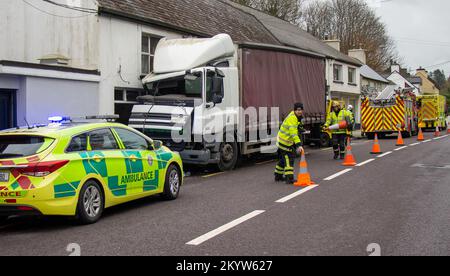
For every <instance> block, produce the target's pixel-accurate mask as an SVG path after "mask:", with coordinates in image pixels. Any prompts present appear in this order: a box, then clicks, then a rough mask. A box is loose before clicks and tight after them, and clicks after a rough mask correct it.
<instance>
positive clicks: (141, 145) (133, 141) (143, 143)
mask: <svg viewBox="0 0 450 276" xmlns="http://www.w3.org/2000/svg"><path fill="white" fill-rule="evenodd" d="M114 130H115V131H116V132H117V134H118V135H119V137H120V140H122V143H123V145H124V146H125V149H127V150H148V149H149V146H150V145H149V142H148V141H147V140H146V139H145V138H144V137H142V136H140V135H138V134H136V133H134V132H131V131H129V130H126V129H123V128H115V129H114Z"/></svg>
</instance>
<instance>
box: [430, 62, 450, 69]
mask: <svg viewBox="0 0 450 276" xmlns="http://www.w3.org/2000/svg"><path fill="white" fill-rule="evenodd" d="M447 63H450V60H448V61H445V62H442V63H439V64H435V65H430V66H425V67H424V68H425V69H427V68H434V67H438V66H441V65H445V64H447Z"/></svg>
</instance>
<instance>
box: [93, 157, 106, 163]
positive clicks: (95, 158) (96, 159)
mask: <svg viewBox="0 0 450 276" xmlns="http://www.w3.org/2000/svg"><path fill="white" fill-rule="evenodd" d="M104 159H105V158H104V157H102V156H100V155H95V156H94V157H92V160H94V161H95V162H97V163H100V162H102V161H103V160H104Z"/></svg>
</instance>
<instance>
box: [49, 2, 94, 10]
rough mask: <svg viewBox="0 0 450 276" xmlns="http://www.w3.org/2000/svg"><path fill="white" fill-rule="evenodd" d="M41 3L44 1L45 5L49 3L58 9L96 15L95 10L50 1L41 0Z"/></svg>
mask: <svg viewBox="0 0 450 276" xmlns="http://www.w3.org/2000/svg"><path fill="white" fill-rule="evenodd" d="M42 1H44V2H46V3H49V4H52V5H55V6H58V7H62V8H65V9H70V10H74V11H79V12H86V13H97V10H95V9H89V8H83V7H75V6H69V5H66V4H61V3H57V2H54V1H52V0H42Z"/></svg>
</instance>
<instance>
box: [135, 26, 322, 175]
mask: <svg viewBox="0 0 450 276" xmlns="http://www.w3.org/2000/svg"><path fill="white" fill-rule="evenodd" d="M143 85H144V88H145V89H146V91H147V93H148V95H147V96H143V97H140V98H138V100H139V104H136V105H135V106H134V107H133V110H132V114H131V117H130V126H131V127H133V128H135V129H137V130H139V131H141V132H143V133H145V134H147V135H148V136H150V137H152V138H154V139H158V140H162V141H163V142H164V144H165V145H166V146H168V147H169V148H171V149H172V150H175V151H178V152H180V155H181V157H182V159H183V162H184V163H186V164H198V165H207V164H217V165H218V167H219V169H220V170H222V171H225V170H231V169H233V168H234V167H235V165H236V163H237V162H238V160H240V158H241V156H243V155H250V154H254V153H261V152H262V153H275V152H276V150H277V147H276V137H277V133H278V130H279V125H280V123H281V122H282V121H283V120H284V118H285V117H286V116H287V115H288V114H289V113H290V112H291V111H292V110H293V106H294V103H296V102H302V103H304V105H305V114H304V125H305V129H306V130H307V131H306V134H305V135H304V136H305V137H304V139H306V140H307V141H309V142H310V141H313V142H315V143H319V141H320V139H321V135H322V131H321V126H322V125H323V123H324V122H325V119H326V80H325V56H322V55H320V54H316V53H313V52H307V51H302V50H299V49H297V48H290V47H282V46H273V45H265V44H257V43H234V42H233V41H232V39H231V37H230V36H229V35H227V34H220V35H217V36H215V37H212V38H201V39H199V38H184V39H162V40H161V41H160V42H159V44H158V46H157V48H156V53H155V60H154V71H153V72H152V73H151V74H149V75H148V76H146V77H145V78H144V79H143ZM174 136H177V137H174ZM178 136H180V137H178Z"/></svg>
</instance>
